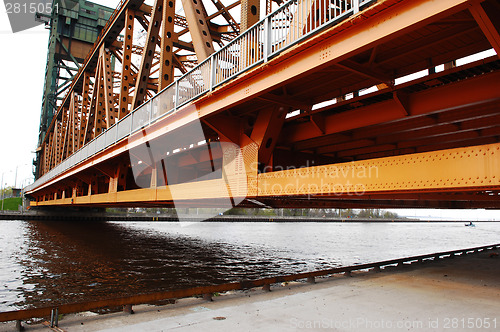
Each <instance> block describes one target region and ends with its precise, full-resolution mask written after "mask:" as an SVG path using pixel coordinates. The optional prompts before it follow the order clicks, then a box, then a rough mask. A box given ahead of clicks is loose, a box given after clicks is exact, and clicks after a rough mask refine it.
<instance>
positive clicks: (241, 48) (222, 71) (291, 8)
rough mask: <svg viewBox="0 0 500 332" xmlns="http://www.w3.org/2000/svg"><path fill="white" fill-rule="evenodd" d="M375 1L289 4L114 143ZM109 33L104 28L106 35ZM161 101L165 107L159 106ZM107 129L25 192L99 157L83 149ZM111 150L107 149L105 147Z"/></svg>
mask: <svg viewBox="0 0 500 332" xmlns="http://www.w3.org/2000/svg"><path fill="white" fill-rule="evenodd" d="M375 1H376V0H364V1H360V0H341V1H340V0H319V1H318V0H290V1H288V2H286V3H285V4H283V5H282V6H281V7H279V8H278V9H276V10H275V11H274V12H272V13H271V14H269V15H267V16H266V17H265V18H263V19H262V20H260V21H259V22H257V23H256V24H255V25H253V26H252V27H250V28H249V29H248V30H246V31H245V32H243V33H242V34H240V35H239V36H238V37H236V38H235V39H233V40H232V41H231V42H230V43H228V44H227V45H225V46H224V47H223V48H221V49H220V50H219V51H217V52H215V53H213V54H211V55H210V57H208V58H207V59H205V60H204V61H202V62H201V63H199V64H198V65H197V66H196V67H194V68H193V69H191V70H190V71H188V72H187V73H185V74H184V75H182V76H181V77H179V78H178V79H177V80H176V81H174V82H173V83H171V84H170V85H168V86H167V87H166V88H164V89H163V90H161V91H160V92H159V93H158V94H156V95H155V96H154V97H153V98H151V99H149V100H148V101H146V102H145V103H144V104H142V105H141V106H139V107H138V108H136V109H135V110H133V111H132V112H130V115H129V116H131V117H132V121H131V124H132V125H133V123H134V121H133V120H134V117H136V118H139V117H140V116H144V114H142V113H145V112H146V107H147V106H148V105H149V104H152V103H153V102H155V101H156V102H157V103H158V104H159V105H158V109H159V110H161V111H162V112H158V113H159V114H157V115H156V117H152V116H151V113H150V115H149V121H148V122H147V123H144V124H142V125H141V126H137V127H136V128H133V127H132V126H131V128H130V132H129V133H128V135H125V136H124V137H121V138H117V137H116V138H115V141H114V142H113V143H112V144H114V143H117V142H118V141H119V140H122V139H124V138H126V137H128V136H130V135H132V134H133V133H134V132H135V131H137V130H139V129H140V128H143V127H144V126H148V125H150V124H151V123H153V122H155V121H157V120H159V119H160V118H163V117H165V116H168V115H170V114H172V113H175V112H176V111H177V110H178V109H179V108H180V107H182V106H183V105H185V104H187V103H189V102H191V101H193V100H194V99H196V98H198V97H200V96H201V95H203V94H205V93H207V92H209V91H212V90H213V89H214V88H215V87H217V86H219V85H221V84H223V83H225V82H227V81H229V80H232V79H234V78H235V77H237V76H238V75H240V74H241V73H243V72H245V71H248V70H249V69H251V68H252V67H254V66H256V65H259V64H262V63H264V62H266V61H268V60H269V59H270V58H272V57H275V56H276V55H278V54H280V53H281V52H283V51H284V50H286V49H287V48H289V47H291V46H293V45H295V44H296V43H298V42H300V41H303V40H304V39H306V38H308V37H309V36H311V35H312V34H315V33H317V32H319V31H320V30H322V29H324V28H326V27H328V26H330V25H331V24H336V23H338V22H341V21H343V20H345V19H346V18H348V17H349V16H351V15H355V14H357V13H358V12H359V11H360V8H362V7H364V6H368V5H369V4H373V3H374V2H375ZM124 2H125V1H124V0H122V2H121V3H120V6H119V7H118V8H120V7H121V6H122V4H123V3H124ZM117 11H118V9H117V10H115V12H117ZM114 16H115V13H114V14H113V15H112V17H111V18H110V20H111V19H113V18H114ZM109 22H110V21H108V23H109ZM105 30H106V27H105V28H104V29H103V31H105ZM101 38H102V36H100V38H99V39H98V40H100V39H101ZM82 68H83V67H82ZM162 99H165V100H162ZM160 101H163V105H160ZM163 106H164V107H163ZM124 119H125V118H123V119H121V120H120V121H118V122H117V123H115V124H114V125H113V126H112V127H114V126H119V124H120V123H121V122H122V121H123V120H124ZM112 127H110V128H109V129H111V128H112ZM109 129H108V130H106V131H104V132H102V133H101V134H100V135H99V136H97V137H95V138H94V139H93V140H92V141H91V142H89V143H87V144H86V145H85V146H83V147H82V148H80V149H79V150H78V151H76V152H75V153H73V155H75V157H74V159H73V160H74V161H75V163H72V164H68V163H66V166H65V167H62V169H60V170H58V171H56V167H54V168H53V169H51V170H50V171H49V172H47V173H46V174H44V175H43V176H41V177H40V178H39V179H37V180H36V181H35V182H34V183H33V184H32V185H30V186H27V187H26V191H27V192H29V191H32V190H33V189H35V188H37V187H39V186H41V185H42V184H44V183H46V182H47V181H49V180H51V179H53V178H54V177H56V176H58V175H59V174H61V173H63V172H65V171H67V170H68V169H69V168H72V167H74V166H76V165H77V164H79V163H81V162H83V161H85V160H86V159H88V158H90V157H92V156H94V155H95V154H97V153H98V152H100V151H101V150H95V151H94V152H93V153H92V154H87V155H86V156H85V157H84V156H83V153H82V150H83V149H84V148H85V147H86V146H88V145H90V144H91V143H92V142H94V144H96V143H95V142H99V140H105V135H106V133H107V132H108V131H109ZM112 144H110V145H112ZM110 145H106V146H105V147H107V146H110ZM88 150H89V149H88ZM66 160H67V158H66Z"/></svg>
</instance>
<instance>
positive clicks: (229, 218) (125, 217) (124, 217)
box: [0, 211, 498, 223]
mask: <svg viewBox="0 0 500 332" xmlns="http://www.w3.org/2000/svg"><path fill="white" fill-rule="evenodd" d="M0 220H40V221H44V220H46V221H132V222H134V221H149V222H150V221H162V222H179V219H178V218H177V217H175V216H171V215H163V214H154V213H149V214H148V213H127V214H113V213H105V212H89V213H83V212H71V211H67V212H66V213H64V214H58V213H54V214H50V213H44V212H40V211H0ZM182 222H371V223H376V222H378V223H387V222H406V223H412V222H442V223H446V222H457V220H435V219H409V218H402V219H384V218H327V217H308V216H243V215H220V216H216V217H214V216H212V215H193V216H192V217H189V216H187V217H186V216H184V217H183V218H182ZM474 222H498V221H495V220H474Z"/></svg>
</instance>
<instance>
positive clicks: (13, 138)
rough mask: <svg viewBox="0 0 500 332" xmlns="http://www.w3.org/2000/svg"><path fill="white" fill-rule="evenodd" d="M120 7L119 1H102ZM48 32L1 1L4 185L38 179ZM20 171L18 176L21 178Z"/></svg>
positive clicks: (473, 216)
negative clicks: (22, 24) (18, 23)
mask: <svg viewBox="0 0 500 332" xmlns="http://www.w3.org/2000/svg"><path fill="white" fill-rule="evenodd" d="M94 2H96V3H100V4H104V5H106V6H111V7H113V6H116V5H117V4H118V2H119V1H118V0H106V1H104V0H97V1H95V0H94ZM47 42H48V30H46V29H45V28H44V27H43V26H42V25H40V26H37V27H35V28H32V29H29V30H26V31H23V32H18V33H15V34H13V33H12V31H11V28H10V24H9V21H8V17H7V14H6V13H5V7H4V6H3V5H0V45H2V48H3V49H2V50H1V51H0V75H1V77H0V103H1V104H0V105H1V109H0V180H1V177H2V175H3V183H2V184H1V187H5V186H14V185H15V183H14V182H15V180H16V185H17V186H18V187H20V186H23V185H26V184H29V183H31V182H32V178H33V177H32V161H33V158H34V156H35V155H34V153H33V151H35V149H36V145H37V141H38V128H39V122H40V108H41V101H42V92H43V80H44V75H45V63H46V57H47ZM16 169H17V179H16V177H15V175H16ZM391 211H395V212H397V213H399V214H400V215H403V216H409V217H412V216H416V217H422V218H428V217H431V218H437V219H441V218H443V219H448V218H452V219H457V220H478V219H489V220H500V211H484V210H460V211H458V210H429V209H426V210H391Z"/></svg>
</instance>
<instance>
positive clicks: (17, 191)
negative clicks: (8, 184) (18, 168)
mask: <svg viewBox="0 0 500 332" xmlns="http://www.w3.org/2000/svg"><path fill="white" fill-rule="evenodd" d="M21 191H22V189H18V188H12V197H21Z"/></svg>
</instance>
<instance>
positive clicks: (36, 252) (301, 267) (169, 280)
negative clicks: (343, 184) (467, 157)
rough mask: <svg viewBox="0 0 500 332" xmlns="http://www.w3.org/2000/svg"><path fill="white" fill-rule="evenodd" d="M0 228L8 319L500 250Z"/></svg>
mask: <svg viewBox="0 0 500 332" xmlns="http://www.w3.org/2000/svg"><path fill="white" fill-rule="evenodd" d="M0 224H1V229H2V231H1V232H0V311H7V310H14V309H19V308H27V307H37V306H42V305H49V304H51V305H53V304H59V303H67V302H79V301H86V300H97V299H102V298H107V297H116V296H121V295H132V294H138V293H149V292H155V291H162V290H170V289H178V288H187V287H192V286H201V285H209V284H217V283H224V282H229V281H237V280H240V279H242V278H247V279H252V278H262V277H270V276H276V275H283V274H292V273H299V272H306V271H312V270H317V269H326V268H329V267H338V266H345V265H353V264H361V263H368V262H375V261H380V260H386V259H392V258H399V257H405V256H413V255H419V254H428V253H433V252H438V251H446V250H454V249H463V248H469V247H475V246H482V245H490V244H497V243H500V223H499V222H490V223H488V222H484V223H480V222H478V223H477V224H476V227H474V228H471V227H464V223H463V222H457V223H423V222H422V223H421V222H414V223H356V222H348V223H334V222H332V223H329V222H321V223H312V222H311V223H308V222H305V223H304V222H287V223H276V222H269V223H257V222H256V223H247V222H241V223H229V222H224V223H222V222H221V223H210V222H203V223H193V224H190V225H189V226H185V224H179V223H169V222H86V223H76V222H70V221H68V222H41V221H2V222H0Z"/></svg>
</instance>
